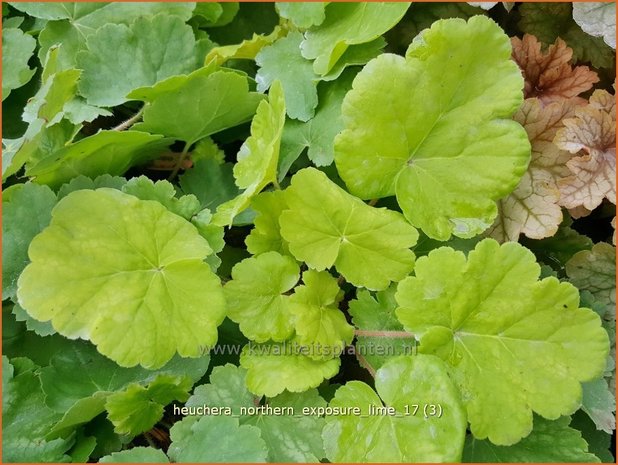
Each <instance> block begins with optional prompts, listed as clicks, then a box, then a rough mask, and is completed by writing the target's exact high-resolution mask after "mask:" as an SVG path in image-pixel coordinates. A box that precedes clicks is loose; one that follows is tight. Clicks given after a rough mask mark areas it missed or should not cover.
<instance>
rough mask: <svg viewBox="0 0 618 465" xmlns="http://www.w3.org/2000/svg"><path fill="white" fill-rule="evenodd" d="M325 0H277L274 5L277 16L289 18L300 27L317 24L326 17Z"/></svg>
mask: <svg viewBox="0 0 618 465" xmlns="http://www.w3.org/2000/svg"><path fill="white" fill-rule="evenodd" d="M326 5H327V3H326V2H277V3H275V7H276V8H277V12H278V13H279V16H281V17H282V18H285V19H289V20H290V21H291V22H292V24H294V25H295V26H296V27H298V28H300V29H307V28H310V27H311V26H319V25H320V24H322V22H323V21H324V18H325V17H326V15H325V13H324V9H325V8H326Z"/></svg>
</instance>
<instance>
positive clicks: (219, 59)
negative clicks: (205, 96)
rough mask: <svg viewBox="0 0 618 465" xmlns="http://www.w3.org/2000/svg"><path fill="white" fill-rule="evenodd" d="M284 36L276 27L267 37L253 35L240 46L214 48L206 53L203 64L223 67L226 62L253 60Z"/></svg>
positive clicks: (281, 30)
mask: <svg viewBox="0 0 618 465" xmlns="http://www.w3.org/2000/svg"><path fill="white" fill-rule="evenodd" d="M284 35H285V30H284V29H282V28H280V27H279V26H276V27H275V28H274V29H273V31H272V32H271V33H270V34H268V35H266V34H253V37H251V39H247V40H243V41H242V42H241V43H240V44H234V45H224V46H222V47H215V48H213V49H212V50H211V51H210V52H208V55H206V59H205V60H204V63H205V64H206V65H209V64H210V63H215V64H217V65H223V64H224V63H225V62H226V61H228V60H255V56H256V55H257V54H258V53H260V50H262V49H263V48H264V47H266V46H268V45H270V44H272V43H273V42H275V41H276V40H277V39H279V38H280V37H283V36H284Z"/></svg>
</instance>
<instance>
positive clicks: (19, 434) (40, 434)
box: [2, 356, 72, 463]
mask: <svg viewBox="0 0 618 465" xmlns="http://www.w3.org/2000/svg"><path fill="white" fill-rule="evenodd" d="M26 360H27V359H26ZM43 399H44V397H43V391H42V390H41V385H40V383H39V377H38V376H37V375H36V374H35V373H34V372H33V371H31V370H26V371H23V372H21V373H19V372H18V370H14V369H13V366H11V364H10V363H9V361H8V359H7V358H6V357H4V356H3V357H2V423H3V428H2V462H3V463H8V462H31V463H37V462H63V461H67V457H66V455H65V453H66V452H67V451H68V450H69V449H70V447H71V446H72V441H71V440H69V439H55V440H53V441H46V440H45V439H44V437H45V435H46V434H47V432H48V431H49V428H50V427H51V425H53V424H54V422H55V421H56V420H57V419H58V418H59V417H60V414H59V413H56V412H54V411H52V410H50V409H49V408H48V407H47V406H46V405H45V403H44V402H43Z"/></svg>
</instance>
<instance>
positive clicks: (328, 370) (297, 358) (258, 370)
mask: <svg viewBox="0 0 618 465" xmlns="http://www.w3.org/2000/svg"><path fill="white" fill-rule="evenodd" d="M298 351H299V348H298V347H297V346H296V345H295V344H293V343H291V342H284V343H282V344H249V345H247V346H245V347H244V348H243V351H242V354H241V355H240V366H242V367H243V368H246V369H247V388H248V389H249V391H251V392H252V393H254V394H256V395H259V396H262V395H265V396H267V397H274V396H276V395H277V394H281V393H282V392H283V391H284V390H286V389H287V390H288V391H291V392H303V391H306V390H308V389H311V388H315V387H318V386H319V385H320V383H321V382H322V381H324V380H325V379H329V378H332V377H333V376H335V375H336V374H337V373H338V372H339V365H340V363H341V362H340V360H339V358H333V359H330V360H326V361H321V360H313V359H312V358H310V357H308V356H307V355H303V354H299V353H298Z"/></svg>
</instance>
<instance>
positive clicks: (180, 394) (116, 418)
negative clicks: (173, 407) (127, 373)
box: [105, 375, 193, 436]
mask: <svg viewBox="0 0 618 465" xmlns="http://www.w3.org/2000/svg"><path fill="white" fill-rule="evenodd" d="M192 384H193V383H192V382H191V379H190V378H188V377H186V376H171V375H159V376H157V377H156V378H155V379H154V381H153V382H152V383H150V384H149V385H148V387H143V386H140V385H139V384H131V385H129V386H128V387H127V388H126V389H125V390H124V391H122V392H116V393H114V394H112V395H110V396H109V397H108V398H107V401H106V402H105V408H106V410H107V412H108V418H109V419H110V421H111V422H112V423H113V424H114V427H115V428H114V429H115V431H116V432H117V433H119V434H129V435H131V436H136V435H138V434H140V433H143V432H145V431H148V430H150V429H151V428H152V427H153V426H154V425H155V424H156V423H157V422H158V421H159V420H160V419H161V418H162V417H163V407H164V406H166V405H168V404H170V403H171V402H172V401H174V400H179V401H181V402H182V401H185V400H186V399H188V398H189V390H190V389H191V387H192Z"/></svg>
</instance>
